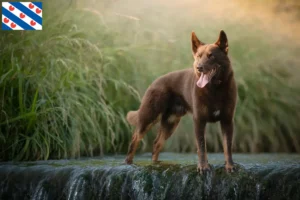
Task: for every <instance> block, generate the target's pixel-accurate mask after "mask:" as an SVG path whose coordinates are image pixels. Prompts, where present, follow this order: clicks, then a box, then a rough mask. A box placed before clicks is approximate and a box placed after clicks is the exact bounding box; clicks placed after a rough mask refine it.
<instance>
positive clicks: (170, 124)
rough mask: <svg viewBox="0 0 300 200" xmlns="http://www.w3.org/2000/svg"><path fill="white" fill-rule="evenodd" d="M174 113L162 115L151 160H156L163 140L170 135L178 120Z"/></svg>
mask: <svg viewBox="0 0 300 200" xmlns="http://www.w3.org/2000/svg"><path fill="white" fill-rule="evenodd" d="M180 118H181V117H178V116H176V115H169V116H162V119H161V122H160V127H159V131H158V134H157V136H156V139H155V140H154V145H153V151H152V161H153V162H156V161H157V160H158V156H159V152H160V151H161V150H162V148H163V146H164V143H165V141H166V140H167V139H168V138H169V137H170V136H171V135H172V133H173V132H174V131H175V129H176V127H177V126H178V124H179V122H180Z"/></svg>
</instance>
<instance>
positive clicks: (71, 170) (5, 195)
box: [0, 153, 300, 200]
mask: <svg viewBox="0 0 300 200" xmlns="http://www.w3.org/2000/svg"><path fill="white" fill-rule="evenodd" d="M124 157H125V156H111V157H104V158H83V159H80V160H59V161H54V160H50V161H38V162H19V163H16V162H9V163H0V199H1V200H2V199H3V200H5V199H22V200H23V199H55V200H56V199H141V200H144V199H172V200H173V199H188V200H192V199H295V200H296V199H300V155H292V154H258V155H246V154H235V155H234V160H235V162H236V163H237V164H236V170H235V172H234V173H231V174H228V173H226V172H225V169H224V158H223V155H222V154H209V162H210V164H211V167H212V169H211V171H210V172H208V173H206V174H204V175H200V174H199V173H197V170H196V164H197V156H196V155H195V154H173V153H162V154H161V156H160V160H161V161H162V162H160V163H158V164H152V163H151V161H150V159H151V155H150V154H143V155H139V156H136V158H135V160H134V163H135V164H133V165H124V164H123V160H124Z"/></svg>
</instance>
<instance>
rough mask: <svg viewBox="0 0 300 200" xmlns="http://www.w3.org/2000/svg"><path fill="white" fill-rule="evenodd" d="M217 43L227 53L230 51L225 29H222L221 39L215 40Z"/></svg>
mask: <svg viewBox="0 0 300 200" xmlns="http://www.w3.org/2000/svg"><path fill="white" fill-rule="evenodd" d="M215 44H216V45H218V46H219V47H220V49H221V50H222V51H224V52H225V53H226V54H227V53H228V40H227V36H226V33H225V32H224V31H223V30H221V31H220V35H219V39H218V40H217V41H216V42H215Z"/></svg>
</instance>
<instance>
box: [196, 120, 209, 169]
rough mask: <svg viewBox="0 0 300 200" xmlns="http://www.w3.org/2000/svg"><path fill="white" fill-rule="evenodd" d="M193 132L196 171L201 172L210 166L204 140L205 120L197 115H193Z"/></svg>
mask: <svg viewBox="0 0 300 200" xmlns="http://www.w3.org/2000/svg"><path fill="white" fill-rule="evenodd" d="M194 126H195V134H196V140H197V154H198V160H199V163H198V166H197V171H198V172H200V174H203V173H204V172H205V171H209V170H210V167H209V165H208V161H207V151H206V141H205V126H206V122H205V121H201V119H200V118H199V117H194Z"/></svg>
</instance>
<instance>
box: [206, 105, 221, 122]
mask: <svg viewBox="0 0 300 200" xmlns="http://www.w3.org/2000/svg"><path fill="white" fill-rule="evenodd" d="M220 116H221V106H219V105H217V104H215V105H209V106H208V109H207V113H206V118H207V121H208V122H216V121H219V120H220Z"/></svg>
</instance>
